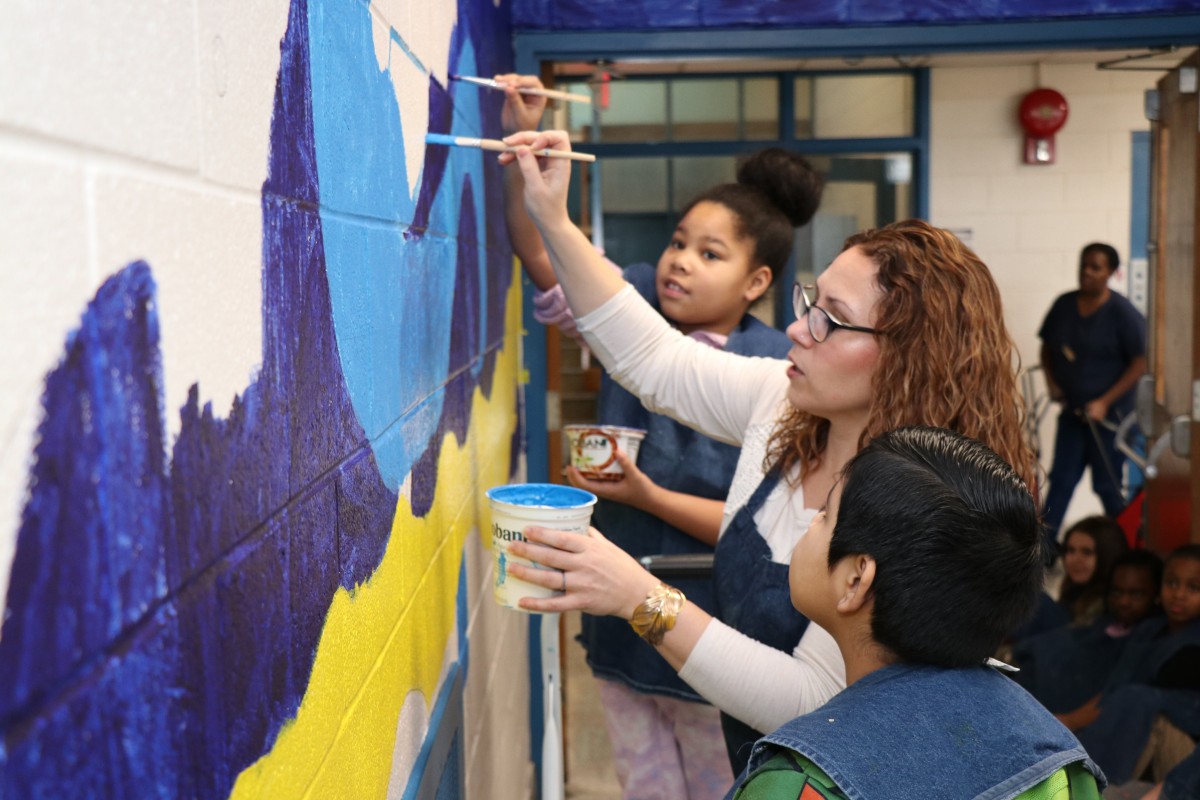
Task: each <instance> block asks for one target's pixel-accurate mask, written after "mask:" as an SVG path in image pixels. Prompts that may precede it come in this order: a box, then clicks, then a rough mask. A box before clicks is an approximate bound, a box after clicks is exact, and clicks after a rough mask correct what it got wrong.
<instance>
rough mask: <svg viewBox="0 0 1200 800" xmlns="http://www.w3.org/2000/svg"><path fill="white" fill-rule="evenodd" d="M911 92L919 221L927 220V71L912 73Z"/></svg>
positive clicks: (914, 167)
mask: <svg viewBox="0 0 1200 800" xmlns="http://www.w3.org/2000/svg"><path fill="white" fill-rule="evenodd" d="M913 77H914V79H915V80H914V82H913V84H914V85H913V91H914V93H915V95H916V97H915V101H914V103H913V122H914V127H913V134H914V135H915V138H916V140H917V143H916V147H914V148H913V150H912V154H913V161H914V163H913V182H914V183H915V184H916V185H915V187H914V188H915V191H916V197H915V202H916V207H915V208H914V209H913V215H914V216H916V217H917V218H919V219H929V162H930V157H929V133H930V124H929V114H930V106H931V104H932V96H933V93H932V90H931V89H930V79H929V70H928V69H927V68H923V69H918V70H916V71H915V73H914V76H913Z"/></svg>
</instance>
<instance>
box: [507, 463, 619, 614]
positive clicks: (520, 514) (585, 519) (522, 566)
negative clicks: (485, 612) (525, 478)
mask: <svg viewBox="0 0 1200 800" xmlns="http://www.w3.org/2000/svg"><path fill="white" fill-rule="evenodd" d="M487 498H488V505H489V507H490V509H491V512H492V568H493V593H494V595H495V598H496V602H497V603H499V604H500V605H502V606H504V607H505V608H513V609H518V610H528V607H526V606H519V605H518V601H519V600H520V599H521V598H524V597H528V596H535V597H553V596H555V595H561V594H562V592H561V589H562V573H560V572H557V571H555V570H554V569H553V568H552V567H550V566H548V565H545V564H541V562H538V561H536V560H527V561H523V560H522V559H523V558H524V556H523V555H522V554H521V552H520V548H519V547H518V546H519V545H520V544H521V543H522V542H523V540H524V536H525V531H526V529H527V528H528V527H529V526H530V525H553V526H554V527H556V528H559V529H561V531H560V532H561V533H562V534H563V535H564V536H573V537H575V538H577V539H582V538H583V537H585V536H586V535H587V532H588V523H589V522H590V521H591V519H592V506H594V505H595V504H596V495H594V494H592V493H591V492H585V491H583V490H581V489H575V488H572V487H570V486H558V485H556V484H552V483H524V484H513V485H510V486H496V487H494V488H492V489H488V491H487ZM529 576H533V577H535V578H536V580H530V579H529ZM547 578H548V580H547Z"/></svg>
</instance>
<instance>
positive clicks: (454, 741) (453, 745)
mask: <svg viewBox="0 0 1200 800" xmlns="http://www.w3.org/2000/svg"><path fill="white" fill-rule="evenodd" d="M463 675H464V669H463V665H462V663H461V662H456V663H454V664H451V665H450V668H449V670H447V672H446V677H445V680H443V681H442V688H441V691H440V692H438V698H437V701H436V702H435V703H434V705H433V713H432V714H430V715H429V731H430V735H429V736H427V737H426V738H425V741H424V742H422V743H421V751H420V752H419V753H418V754H417V759H416V761H415V762H414V764H413V769H412V772H411V773H410V774H409V776H408V783H407V785H406V786H405V788H404V794H402V795H401V798H402V800H421V799H422V798H423V796H427V795H428V794H429V793H430V792H429V788H428V787H430V786H436V787H437V789H436V794H435V796H436V797H437V798H442V797H451V798H456V797H459V796H461V788H460V787H461V785H462V773H461V770H460V769H459V763H458V762H459V761H460V760H461V758H462V755H461V754H462V750H461V747H460V741H461V738H462V736H461V731H462V711H463V706H462V698H463ZM431 769H432V770H433V772H430V770H431ZM431 779H432V780H431ZM448 779H449V780H450V781H451V782H452V784H451V785H448V784H447V780H448ZM434 781H436V782H434ZM447 792H451V793H449V794H447Z"/></svg>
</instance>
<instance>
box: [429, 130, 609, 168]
mask: <svg viewBox="0 0 1200 800" xmlns="http://www.w3.org/2000/svg"><path fill="white" fill-rule="evenodd" d="M425 143H426V144H444V145H446V146H447V147H478V148H480V149H481V150H494V151H495V152H497V153H515V152H517V150H519V149H520V148H518V147H513V146H512V145H508V144H505V143H504V142H502V141H500V140H499V139H474V138H472V137H470V136H450V135H449V134H445V133H427V134H425ZM530 152H531V153H533V154H534V155H535V156H542V157H544V158H568V159H570V160H571V161H587V162H592V161H595V160H596V157H595V156H594V155H592V154H591V153H576V152H574V151H572V150H551V149H550V148H543V149H541V150H530Z"/></svg>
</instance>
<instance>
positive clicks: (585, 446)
mask: <svg viewBox="0 0 1200 800" xmlns="http://www.w3.org/2000/svg"><path fill="white" fill-rule="evenodd" d="M563 432H564V433H565V434H567V440H568V442H570V448H571V466H573V467H575V469H577V470H579V471H580V472H581V473H583V476H584V477H585V478H591V479H592V480H594V481H619V480H621V479H622V478H624V477H625V470H623V469H621V465H620V464H619V463H617V448H618V447H620V448H621V450H623V451H625V455H627V456H629V458H630V459H631V460H633V461H637V454H638V448H640V447H641V446H642V439H644V438H646V432H645V431H644V430H642V429H640V428H623V427H621V426H620V425H567V426H564V427H563Z"/></svg>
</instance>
